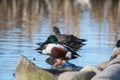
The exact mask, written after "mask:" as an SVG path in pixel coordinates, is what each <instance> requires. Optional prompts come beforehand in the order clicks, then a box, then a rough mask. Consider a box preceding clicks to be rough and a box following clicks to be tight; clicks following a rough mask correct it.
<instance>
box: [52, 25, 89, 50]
mask: <svg viewBox="0 0 120 80" xmlns="http://www.w3.org/2000/svg"><path fill="white" fill-rule="evenodd" d="M53 31H54V33H55V36H56V37H57V38H58V40H59V41H60V42H64V43H67V44H68V46H69V47H71V48H72V49H73V50H78V49H79V48H80V47H82V46H83V45H85V44H84V43H83V42H85V41H87V40H86V39H80V38H77V37H75V36H74V35H67V34H61V33H60V30H59V29H58V28H57V27H56V26H54V27H53Z"/></svg>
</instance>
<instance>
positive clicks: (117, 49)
mask: <svg viewBox="0 0 120 80" xmlns="http://www.w3.org/2000/svg"><path fill="white" fill-rule="evenodd" d="M119 54H120V40H118V41H117V43H116V47H115V49H114V50H113V52H112V56H111V58H110V61H111V60H113V59H114V58H116V57H117V56H118V55H119Z"/></svg>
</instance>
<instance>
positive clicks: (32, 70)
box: [15, 56, 55, 80]
mask: <svg viewBox="0 0 120 80" xmlns="http://www.w3.org/2000/svg"><path fill="white" fill-rule="evenodd" d="M15 76H16V80H55V77H54V75H53V74H51V73H49V72H47V71H45V70H43V69H41V68H39V67H37V66H36V65H35V64H33V63H31V62H30V61H29V60H28V59H27V58H26V57H24V56H20V60H19V62H18V65H17V68H16V72H15Z"/></svg>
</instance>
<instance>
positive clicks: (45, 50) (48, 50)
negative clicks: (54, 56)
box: [42, 44, 65, 54]
mask: <svg viewBox="0 0 120 80" xmlns="http://www.w3.org/2000/svg"><path fill="white" fill-rule="evenodd" d="M53 47H59V48H62V49H65V48H64V47H63V46H62V45H60V44H48V45H47V46H46V49H44V50H43V51H42V52H43V54H46V53H47V54H50V53H51V49H52V48H53Z"/></svg>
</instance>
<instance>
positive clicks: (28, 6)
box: [0, 0, 120, 80]
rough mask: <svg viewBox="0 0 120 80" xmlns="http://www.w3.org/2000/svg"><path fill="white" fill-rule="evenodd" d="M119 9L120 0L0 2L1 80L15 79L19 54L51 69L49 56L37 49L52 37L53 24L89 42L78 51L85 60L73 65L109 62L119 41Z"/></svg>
mask: <svg viewBox="0 0 120 80" xmlns="http://www.w3.org/2000/svg"><path fill="white" fill-rule="evenodd" d="M82 1H83V2H82ZM119 9H120V1H119V0H116V1H114V0H91V1H89V0H86V2H84V0H51V2H49V0H9V1H8V0H0V80H15V77H14V76H13V73H14V72H15V69H16V66H17V62H18V60H19V56H20V55H24V56H26V57H27V58H28V59H29V60H31V61H32V62H33V63H35V64H36V65H37V66H39V67H42V68H50V65H48V64H47V63H46V62H45V59H46V58H47V57H48V56H46V55H41V54H39V53H38V52H37V51H36V50H35V49H36V48H37V47H38V45H36V43H38V42H44V41H45V40H46V38H47V37H48V36H49V35H50V34H53V31H52V28H53V26H54V25H56V26H58V28H59V29H60V31H61V33H65V34H73V35H75V36H77V37H79V38H83V39H87V42H86V45H85V46H84V47H82V48H81V49H80V50H78V51H77V53H78V54H80V55H81V56H82V57H80V58H77V59H74V60H71V61H70V62H71V63H74V64H75V65H77V66H87V65H97V64H99V63H101V62H103V61H106V60H109V58H110V56H111V53H112V50H113V48H114V47H115V43H116V41H117V40H118V39H119V38H120V25H119V24H120V10H119ZM33 58H35V59H36V60H35V61H34V60H33Z"/></svg>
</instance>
